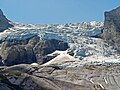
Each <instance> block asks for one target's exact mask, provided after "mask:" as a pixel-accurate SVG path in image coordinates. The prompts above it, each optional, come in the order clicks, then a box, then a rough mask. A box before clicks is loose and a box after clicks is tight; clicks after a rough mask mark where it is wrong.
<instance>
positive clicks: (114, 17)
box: [103, 7, 120, 51]
mask: <svg viewBox="0 0 120 90" xmlns="http://www.w3.org/2000/svg"><path fill="white" fill-rule="evenodd" d="M104 28H105V29H104V33H103V38H104V39H105V40H106V41H107V42H109V44H111V45H113V46H114V47H115V48H116V49H117V50H118V51H120V48H119V46H120V7H118V8H116V9H114V10H112V11H109V12H105V22H104Z"/></svg>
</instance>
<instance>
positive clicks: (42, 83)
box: [0, 64, 120, 90]
mask: <svg viewBox="0 0 120 90" xmlns="http://www.w3.org/2000/svg"><path fill="white" fill-rule="evenodd" d="M3 71H4V70H3ZM5 71H7V72H8V71H9V72H8V74H7V75H6V74H5ZM5 71H4V74H2V75H3V76H4V77H7V78H8V79H7V80H9V82H11V84H10V85H9V86H11V87H12V85H18V86H19V87H21V88H23V87H22V85H23V83H21V84H22V85H21V84H20V82H22V81H23V79H22V78H23V76H22V75H23V74H21V75H19V72H21V73H26V74H27V75H26V76H27V77H28V76H29V75H30V77H29V78H27V79H26V80H27V81H26V80H24V85H26V87H27V86H29V84H30V85H31V84H33V85H31V87H33V88H34V90H37V86H39V90H44V89H45V90H113V89H114V90H119V89H120V82H119V80H120V73H119V72H120V68H119V66H94V65H84V66H81V67H69V68H65V67H59V66H48V67H41V66H39V65H37V66H32V65H25V64H22V65H15V66H11V67H8V68H6V69H5ZM10 71H11V72H12V71H14V74H17V75H19V77H18V76H17V78H14V77H15V75H13V76H10ZM17 71H19V72H17ZM7 72H6V73H7ZM5 75H6V76H5ZM9 77H11V78H9ZM0 81H1V79H0ZM25 81H26V82H25ZM31 81H32V82H31ZM35 83H36V84H37V85H36V84H35ZM3 85H5V83H3ZM3 85H2V86H3ZM27 88H28V87H27ZM41 88H44V89H41ZM24 90H26V89H24Z"/></svg>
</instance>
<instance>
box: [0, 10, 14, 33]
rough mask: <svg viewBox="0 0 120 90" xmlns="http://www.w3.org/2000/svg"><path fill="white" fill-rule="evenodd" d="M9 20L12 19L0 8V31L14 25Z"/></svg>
mask: <svg viewBox="0 0 120 90" xmlns="http://www.w3.org/2000/svg"><path fill="white" fill-rule="evenodd" d="M9 22H10V21H9V20H8V19H7V18H6V17H5V16H4V14H3V12H2V10H1V9H0V32H2V31H4V30H5V29H8V28H9V27H13V25H12V24H10V23H9Z"/></svg>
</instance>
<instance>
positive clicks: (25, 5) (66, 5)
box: [0, 0, 120, 24]
mask: <svg viewBox="0 0 120 90" xmlns="http://www.w3.org/2000/svg"><path fill="white" fill-rule="evenodd" d="M118 6H120V0H0V9H2V10H3V11H4V13H5V15H6V16H7V18H9V19H10V20H11V21H14V22H22V23H34V24H47V23H48V24H54V23H75V22H83V21H87V22H89V21H100V22H101V21H103V20H104V11H109V10H111V9H113V8H116V7H118Z"/></svg>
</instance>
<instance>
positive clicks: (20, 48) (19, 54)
mask: <svg viewBox="0 0 120 90" xmlns="http://www.w3.org/2000/svg"><path fill="white" fill-rule="evenodd" d="M67 48H68V44H67V43H64V42H62V41H58V40H39V37H38V36H36V37H33V38H31V39H30V40H28V41H16V40H14V41H5V42H3V43H2V44H1V49H0V55H1V59H0V60H2V61H3V64H4V65H15V64H21V63H26V64H30V63H33V62H37V63H39V64H42V63H45V62H47V61H49V60H50V59H51V58H50V57H48V58H47V57H46V55H47V54H50V53H52V52H54V51H55V50H66V49H67ZM45 58H46V59H45Z"/></svg>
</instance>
